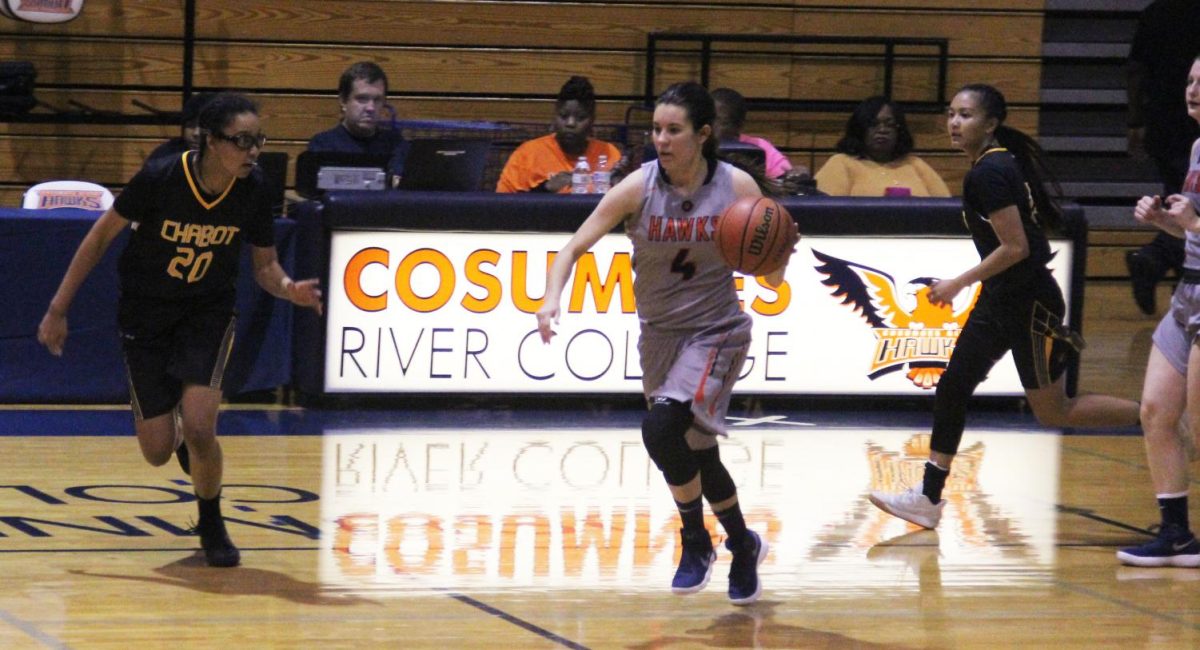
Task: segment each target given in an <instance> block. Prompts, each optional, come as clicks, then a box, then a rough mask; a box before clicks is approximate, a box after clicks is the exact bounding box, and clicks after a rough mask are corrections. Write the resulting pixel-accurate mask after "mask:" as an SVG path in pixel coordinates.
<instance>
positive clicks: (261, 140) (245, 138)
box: [213, 131, 267, 151]
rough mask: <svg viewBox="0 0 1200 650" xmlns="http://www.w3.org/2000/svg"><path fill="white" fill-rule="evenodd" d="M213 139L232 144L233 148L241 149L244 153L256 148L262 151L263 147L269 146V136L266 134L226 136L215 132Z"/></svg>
mask: <svg viewBox="0 0 1200 650" xmlns="http://www.w3.org/2000/svg"><path fill="white" fill-rule="evenodd" d="M213 137H215V138H217V139H218V140H224V141H226V142H232V143H233V146H235V147H237V148H238V149H241V150H242V151H250V150H251V149H253V148H255V147H258V148H259V149H262V148H263V145H265V144H267V135H266V134H265V133H259V134H257V135H251V134H249V133H238V134H237V135H225V134H224V133H221V132H220V131H213Z"/></svg>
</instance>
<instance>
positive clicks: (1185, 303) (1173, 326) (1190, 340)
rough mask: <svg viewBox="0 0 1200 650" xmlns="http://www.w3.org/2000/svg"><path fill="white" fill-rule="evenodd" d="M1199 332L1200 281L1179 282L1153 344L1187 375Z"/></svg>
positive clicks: (1173, 365)
mask: <svg viewBox="0 0 1200 650" xmlns="http://www.w3.org/2000/svg"><path fill="white" fill-rule="evenodd" d="M1197 333H1200V284H1191V283H1187V282H1180V283H1179V286H1177V287H1175V293H1174V294H1173V295H1172V296H1171V309H1170V310H1169V311H1167V315H1166V316H1163V319H1162V320H1161V321H1159V322H1158V327H1157V328H1155V330H1154V347H1156V348H1158V350H1159V352H1162V353H1163V356H1164V357H1166V358H1167V361H1169V362H1170V363H1171V366H1172V367H1173V368H1175V370H1177V371H1179V374H1181V375H1183V376H1185V377H1186V376H1187V365H1188V356H1189V355H1190V354H1191V352H1192V346H1193V345H1195V344H1196V334H1197Z"/></svg>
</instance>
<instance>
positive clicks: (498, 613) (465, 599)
mask: <svg viewBox="0 0 1200 650" xmlns="http://www.w3.org/2000/svg"><path fill="white" fill-rule="evenodd" d="M446 595H447V596H449V597H451V598H453V599H454V600H457V601H458V602H460V603H463V604H464V605H470V606H471V607H474V608H476V609H478V610H481V611H483V612H486V613H488V614H491V615H492V616H495V617H497V618H499V619H501V620H503V621H507V622H509V623H512V624H513V625H516V626H517V627H520V628H523V629H525V630H528V631H530V632H533V633H534V634H536V635H538V636H540V637H542V638H543V639H546V640H548V641H553V642H555V643H557V644H559V645H561V646H563V647H566V648H571V650H589V648H588V647H587V646H585V645H580V644H578V643H575V642H574V641H572V640H570V639H567V638H564V637H561V636H559V635H557V634H555V633H553V632H551V631H550V630H547V629H546V628H543V627H538V626H537V625H534V624H533V623H530V622H529V621H526V620H524V619H521V618H517V617H516V616H513V615H512V614H509V613H508V612H505V611H503V610H500V609H497V608H495V607H492V606H491V605H489V604H487V603H485V602H483V601H481V600H476V599H474V598H472V597H470V596H468V595H466V594H460V593H457V592H449V593H447V594H446Z"/></svg>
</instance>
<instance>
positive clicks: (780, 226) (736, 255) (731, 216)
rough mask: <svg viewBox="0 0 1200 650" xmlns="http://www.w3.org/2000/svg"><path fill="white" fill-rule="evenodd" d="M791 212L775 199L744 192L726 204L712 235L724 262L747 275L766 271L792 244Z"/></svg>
mask: <svg viewBox="0 0 1200 650" xmlns="http://www.w3.org/2000/svg"><path fill="white" fill-rule="evenodd" d="M791 229H792V215H790V214H788V212H787V210H785V209H783V206H782V205H779V204H778V203H776V202H775V200H774V199H771V198H768V197H765V196H762V197H753V196H746V197H742V198H740V199H738V200H737V201H734V202H733V204H732V205H730V206H729V207H728V208H725V212H724V213H722V214H721V218H720V220H718V221H717V230H716V232H715V233H714V234H713V239H714V240H715V241H716V243H717V249H718V250H720V251H721V257H722V258H724V259H725V263H726V264H728V265H729V266H732V267H733V268H735V269H737V270H738V271H741V272H742V273H745V274H746V275H766V274H768V273H770V272H772V271H774V270H776V269H778V268H779V267H780V266H783V263H784V261H785V260H786V259H787V255H788V251H790V250H791V248H792V241H791V236H790V235H789V231H790V230H791Z"/></svg>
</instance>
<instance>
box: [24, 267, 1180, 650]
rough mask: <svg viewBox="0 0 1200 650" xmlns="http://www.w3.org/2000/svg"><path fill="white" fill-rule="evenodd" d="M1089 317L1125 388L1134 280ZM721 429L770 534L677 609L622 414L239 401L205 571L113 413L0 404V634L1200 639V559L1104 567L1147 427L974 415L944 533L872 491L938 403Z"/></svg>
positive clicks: (306, 641)
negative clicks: (737, 575)
mask: <svg viewBox="0 0 1200 650" xmlns="http://www.w3.org/2000/svg"><path fill="white" fill-rule="evenodd" d="M1166 291H1167V289H1166V288H1164V289H1163V290H1162V292H1161V293H1160V303H1162V304H1163V305H1165V303H1166V296H1167V294H1166ZM1087 302H1088V309H1087V315H1086V317H1085V334H1086V335H1087V336H1088V339H1089V343H1090V347H1089V348H1088V349H1087V351H1086V352H1085V354H1084V364H1083V381H1082V382H1081V386H1082V388H1083V389H1085V390H1104V391H1108V392H1115V393H1117V394H1120V395H1123V396H1128V397H1136V396H1137V395H1138V393H1139V392H1140V385H1141V368H1142V366H1143V364H1144V363H1145V358H1146V353H1147V350H1148V345H1149V332H1150V331H1151V330H1152V328H1153V326H1154V324H1155V321H1154V320H1153V319H1151V318H1146V317H1142V316H1140V315H1139V314H1137V313H1136V311H1135V309H1134V307H1133V301H1132V298H1131V297H1130V296H1129V291H1128V286H1127V285H1126V284H1125V283H1115V282H1114V283H1111V284H1103V283H1092V284H1090V285H1089V287H1088V296H1087ZM731 416H732V419H731V425H732V427H731V436H730V438H729V439H728V440H727V441H725V442H724V444H723V445H722V457H723V459H724V460H725V461H726V463H727V465H728V466H729V467H730V469H731V472H732V473H733V475H734V478H735V480H737V482H738V485H739V490H740V495H741V499H742V502H743V508H744V510H745V512H746V515H747V520H748V522H749V524H750V526H751V527H752V528H754V529H755V530H757V531H759V532H760V533H762V534H763V535H764V537H765V538H766V539H767V540H768V541H769V543H770V545H771V550H770V552H769V555H768V557H767V559H766V562H765V563H764V564H763V565H762V567H761V576H762V580H763V583H764V587H765V588H764V594H763V597H762V599H761V600H760V601H759V602H758V603H756V604H754V605H752V606H749V607H743V608H738V607H733V606H731V605H730V604H729V603H728V601H727V599H726V596H725V593H724V592H725V588H726V585H727V580H726V576H725V574H726V572H727V571H728V566H729V554H728V553H727V552H725V551H724V549H723V548H721V549H720V550H719V551H718V563H717V567H716V570H715V572H714V575H713V579H712V581H711V582H710V584H709V585H708V588H707V589H706V590H705V591H703V592H700V593H698V594H694V595H691V596H682V597H681V596H674V595H672V594H671V593H670V591H669V588H668V585H669V582H670V576H671V573H672V571H673V570H674V565H675V553H676V551H677V549H676V541H677V532H676V528H677V526H678V524H677V518H676V515H675V513H674V509H673V506H672V503H671V501H670V499H669V496H668V494H667V492H666V490H665V489H664V487H663V485H662V483H661V477H660V476H658V475H657V473H656V472H654V471H652V467H651V465H650V464H649V462H648V459H647V458H646V456H645V453H644V451H643V450H642V447H641V440H640V432H639V429H638V422H639V418H640V413H639V412H638V411H637V410H636V409H626V408H611V407H605V406H600V405H597V406H594V407H590V408H588V409H586V410H585V411H584V412H574V411H572V412H564V411H551V410H534V409H528V410H511V409H488V410H472V409H454V410H448V411H420V412H401V411H379V410H376V411H316V410H302V409H293V408H281V407H275V408H266V409H248V408H232V407H231V408H229V409H227V410H226V411H224V412H223V414H222V418H221V423H220V432H221V435H222V444H223V446H224V450H225V456H226V460H227V469H226V482H227V486H226V491H225V502H224V509H225V515H226V518H227V519H228V520H229V529H230V533H231V535H232V537H233V539H234V540H235V542H237V543H238V544H239V546H240V547H241V548H242V550H243V566H241V567H239V568H236V569H225V570H220V569H209V568H207V567H204V566H203V562H202V560H201V559H200V558H199V557H198V556H197V553H196V548H197V540H196V538H195V537H194V536H192V535H190V534H189V533H188V532H187V528H188V526H189V522H190V520H192V519H194V516H195V505H194V504H193V503H192V502H191V501H190V488H189V485H188V483H187V482H186V480H185V479H186V477H185V476H183V475H182V474H181V473H180V472H179V469H178V467H177V466H176V465H174V463H173V462H172V464H170V465H167V466H164V467H162V468H152V467H149V466H148V465H146V464H145V463H143V462H142V460H141V458H140V455H139V453H138V451H137V445H136V442H135V441H134V440H133V438H132V437H131V436H130V435H129V434H128V431H129V430H130V425H129V416H128V414H127V411H126V409H124V408H123V407H115V406H114V407H94V408H93V407H86V408H79V407H5V408H4V409H2V410H0V433H2V434H3V435H0V477H3V486H2V487H3V489H0V575H3V576H4V577H3V581H4V584H7V585H8V588H6V589H5V590H3V592H0V647H3V648H131V647H132V648H157V647H162V648H168V647H169V648H214V647H219V648H229V649H232V648H307V647H322V648H356V649H362V648H495V647H503V648H510V647H511V648H561V647H566V648H634V649H639V648H645V649H649V648H841V647H848V648H995V647H1023V648H1024V647H1051V646H1053V647H1058V648H1103V647H1107V648H1129V647H1146V648H1151V647H1152V648H1192V647H1197V646H1200V612H1198V611H1197V609H1196V603H1197V602H1200V571H1198V570H1187V569H1137V568H1130V567H1122V566H1120V565H1118V564H1117V563H1116V561H1115V558H1114V556H1113V554H1114V552H1115V550H1116V549H1117V548H1119V547H1121V546H1124V545H1128V544H1135V543H1140V542H1141V541H1143V540H1145V539H1147V538H1148V534H1149V533H1148V532H1147V530H1146V528H1147V526H1148V525H1149V524H1152V523H1155V522H1156V521H1157V511H1156V508H1155V506H1154V500H1153V494H1152V490H1151V488H1150V484H1149V477H1148V472H1147V469H1146V464H1145V458H1144V451H1143V449H1142V444H1141V439H1140V437H1139V436H1138V431H1137V430H1136V429H1123V430H1111V431H1088V432H1062V431H1052V430H1043V429H1040V428H1038V427H1037V426H1036V424H1035V423H1034V422H1033V421H1032V419H1031V418H1030V416H1029V415H1027V414H1024V413H1020V412H1016V411H1012V410H1008V411H997V412H980V413H976V414H973V415H972V417H971V419H970V421H969V423H968V430H967V433H966V436H965V437H964V441H963V446H962V452H961V454H960V456H959V459H958V462H957V463H956V465H955V472H954V474H953V476H952V478H951V483H950V486H949V489H948V499H949V501H950V504H949V506H948V508H947V511H946V515H945V518H944V519H943V521H942V525H941V527H940V528H939V529H938V531H936V532H934V531H916V530H914V529H912V528H910V527H907V526H906V525H905V524H904V523H903V522H901V521H899V520H897V519H894V518H891V517H888V516H887V515H884V514H882V513H880V512H878V511H876V510H874V509H873V508H871V507H870V506H869V505H868V504H867V502H866V500H865V498H864V495H865V493H866V492H867V491H868V490H870V489H876V488H897V487H899V486H900V485H902V484H904V483H906V482H908V481H912V480H915V479H916V478H917V477H919V473H920V466H921V462H922V460H923V458H924V455H925V453H926V452H927V444H928V436H927V427H928V419H929V416H928V412H927V408H925V407H918V408H911V407H909V408H894V407H890V406H889V405H888V404H886V403H882V404H879V405H876V406H874V407H872V408H870V409H866V410H864V409H863V408H861V407H860V406H856V410H855V411H854V412H848V411H846V410H841V411H835V410H822V411H813V410H808V409H806V408H805V405H804V404H802V403H799V404H796V405H794V406H793V407H782V406H779V405H777V404H776V405H765V404H758V403H754V402H743V403H742V404H741V406H740V408H738V409H734V410H733V411H732V412H731ZM1193 510H1194V509H1193ZM710 530H712V531H714V534H719V533H720V530H719V528H718V527H717V526H716V525H715V523H712V522H710ZM717 539H718V541H719V539H720V538H719V537H718V538H717Z"/></svg>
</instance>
